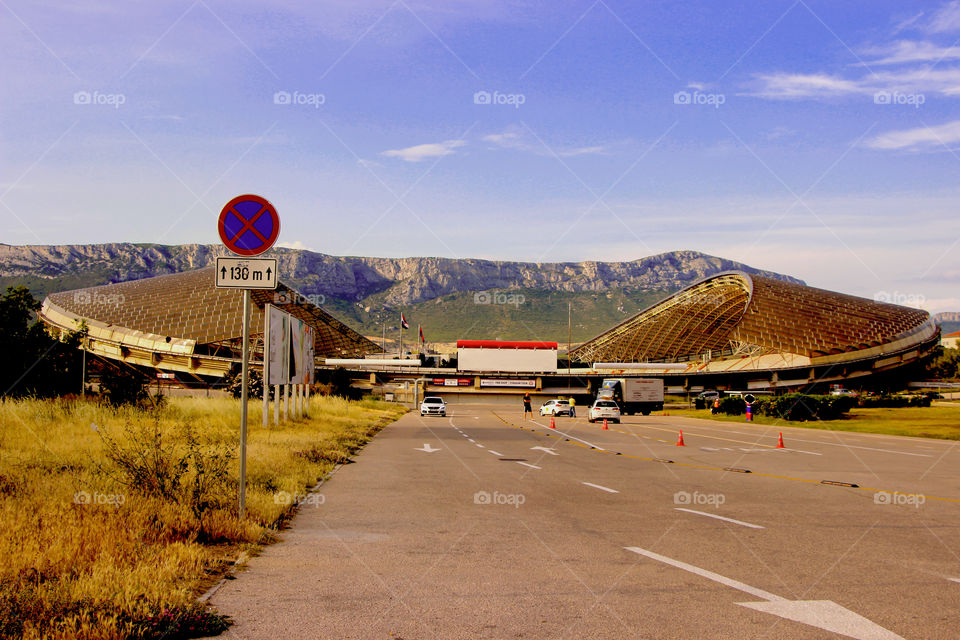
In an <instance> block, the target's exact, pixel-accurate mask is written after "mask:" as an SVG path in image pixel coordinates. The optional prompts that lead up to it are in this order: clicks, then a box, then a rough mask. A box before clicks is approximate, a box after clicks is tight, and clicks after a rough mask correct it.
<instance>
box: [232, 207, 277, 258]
mask: <svg viewBox="0 0 960 640" xmlns="http://www.w3.org/2000/svg"><path fill="white" fill-rule="evenodd" d="M217 229H218V231H219V232H220V239H221V240H222V241H223V244H224V245H226V247H227V248H228V249H230V251H233V252H234V253H236V254H237V255H241V256H258V255H260V254H261V253H263V252H264V251H266V250H267V249H269V248H270V247H272V246H273V243H274V242H276V241H277V236H278V235H280V217H279V216H278V215H277V210H276V208H274V206H273V205H272V204H270V202H268V201H267V199H266V198H262V197H260V196H255V195H252V194H247V195H242V196H237V197H236V198H234V199H233V200H231V201H230V202H228V203H227V204H225V205H224V207H223V210H222V211H221V212H220V221H219V223H218V224H217Z"/></svg>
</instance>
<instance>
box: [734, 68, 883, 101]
mask: <svg viewBox="0 0 960 640" xmlns="http://www.w3.org/2000/svg"><path fill="white" fill-rule="evenodd" d="M757 79H758V80H759V81H760V82H761V84H762V86H761V87H760V88H759V89H758V90H757V91H755V92H752V93H750V94H748V95H755V96H759V97H761V98H771V99H774V100H792V99H800V98H823V97H828V96H840V95H845V94H853V93H865V92H866V90H865V89H864V88H863V87H862V86H860V85H859V84H858V83H857V82H856V81H854V80H846V79H844V78H839V77H837V76H832V75H829V74H826V73H806V74H805V73H770V74H761V75H759V76H757Z"/></svg>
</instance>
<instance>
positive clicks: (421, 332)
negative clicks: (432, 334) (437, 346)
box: [417, 324, 424, 342]
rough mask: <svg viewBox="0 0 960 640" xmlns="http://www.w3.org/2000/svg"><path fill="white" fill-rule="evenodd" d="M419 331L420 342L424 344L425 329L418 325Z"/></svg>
mask: <svg viewBox="0 0 960 640" xmlns="http://www.w3.org/2000/svg"><path fill="white" fill-rule="evenodd" d="M417 331H418V332H419V333H420V342H423V341H424V340H423V327H422V326H420V325H419V324H418V325H417Z"/></svg>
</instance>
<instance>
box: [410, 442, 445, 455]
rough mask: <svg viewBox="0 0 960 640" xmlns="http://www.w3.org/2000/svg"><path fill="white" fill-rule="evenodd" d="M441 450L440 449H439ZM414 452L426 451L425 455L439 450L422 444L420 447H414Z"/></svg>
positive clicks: (426, 443) (425, 443)
mask: <svg viewBox="0 0 960 640" xmlns="http://www.w3.org/2000/svg"><path fill="white" fill-rule="evenodd" d="M441 448H442V447H441ZM414 451H426V452H427V453H436V452H437V451H440V449H434V448H433V447H431V446H430V443H429V442H424V443H423V446H422V447H414Z"/></svg>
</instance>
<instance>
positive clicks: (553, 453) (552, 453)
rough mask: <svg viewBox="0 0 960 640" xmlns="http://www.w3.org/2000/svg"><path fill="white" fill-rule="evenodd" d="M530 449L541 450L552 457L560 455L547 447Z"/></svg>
mask: <svg viewBox="0 0 960 640" xmlns="http://www.w3.org/2000/svg"><path fill="white" fill-rule="evenodd" d="M530 448H531V449H533V450H534V451H536V450H538V449H539V450H540V451H543V452H544V453H549V454H550V455H552V456H558V455H560V454H559V453H557V452H556V451H554V450H553V449H548V448H546V447H530Z"/></svg>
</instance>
